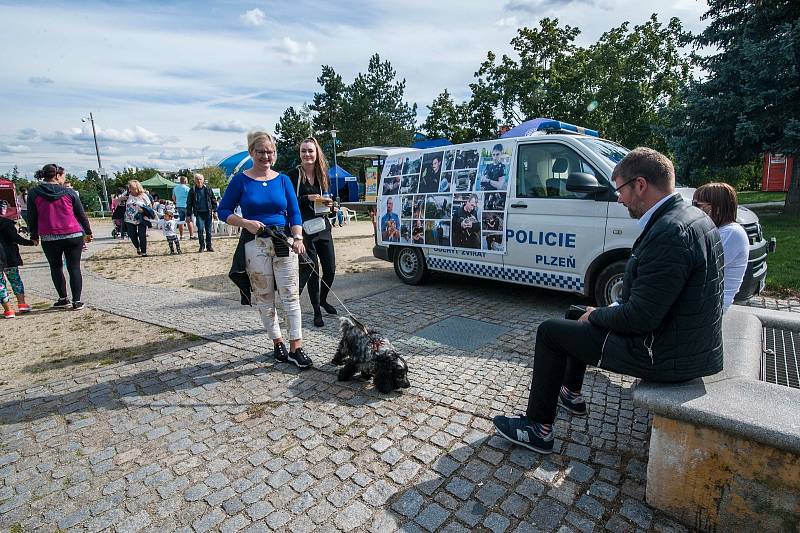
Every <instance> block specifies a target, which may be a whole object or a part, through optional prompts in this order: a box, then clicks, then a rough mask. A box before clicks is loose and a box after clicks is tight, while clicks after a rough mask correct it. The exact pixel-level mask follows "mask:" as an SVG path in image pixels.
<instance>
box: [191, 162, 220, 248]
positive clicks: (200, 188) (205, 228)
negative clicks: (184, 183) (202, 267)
mask: <svg viewBox="0 0 800 533" xmlns="http://www.w3.org/2000/svg"><path fill="white" fill-rule="evenodd" d="M205 181H206V179H205V177H204V176H203V175H202V174H195V175H194V187H192V189H191V190H190V191H189V196H188V197H187V198H186V219H187V220H190V219H191V218H192V214H194V216H195V218H196V219H197V240H198V241H200V251H201V252H202V251H204V250H205V251H208V252H213V251H214V248H213V247H212V246H211V220H212V219H213V215H214V212H215V211H216V210H217V198H216V197H215V196H214V192H213V191H212V190H211V188H210V187H208V186H207V185H206V184H205ZM203 236H205V240H204V239H203Z"/></svg>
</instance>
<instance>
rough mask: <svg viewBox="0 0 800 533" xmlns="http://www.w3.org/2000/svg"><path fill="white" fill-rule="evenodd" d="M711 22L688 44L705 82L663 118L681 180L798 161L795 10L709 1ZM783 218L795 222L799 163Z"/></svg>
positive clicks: (774, 3) (768, 3)
mask: <svg viewBox="0 0 800 533" xmlns="http://www.w3.org/2000/svg"><path fill="white" fill-rule="evenodd" d="M704 18H705V19H709V20H710V21H711V22H710V24H709V25H708V27H707V28H706V29H705V30H704V31H703V32H702V33H701V34H700V35H698V36H696V37H695V39H694V42H695V44H696V45H697V46H698V47H710V48H712V49H713V53H710V54H708V55H705V56H697V58H696V60H697V64H698V66H699V67H700V68H702V70H703V71H704V72H705V78H704V79H699V80H695V81H693V82H692V84H691V85H690V87H689V88H688V89H687V91H686V102H685V105H683V106H681V107H680V108H678V109H675V110H674V111H673V113H671V117H670V118H671V119H672V123H673V126H672V128H671V130H670V132H671V133H672V134H673V136H674V137H673V140H672V147H673V149H674V150H675V155H676V158H677V159H678V162H679V164H680V170H681V173H682V174H683V175H688V176H691V175H696V174H698V173H701V172H703V171H704V170H705V169H712V170H713V169H718V168H721V167H724V166H730V165H737V164H743V163H748V162H751V161H754V160H756V159H758V158H760V157H762V156H763V154H764V153H765V152H774V153H784V154H790V155H795V156H796V158H797V157H798V156H800V3H798V2H796V1H794V0H764V1H760V2H740V1H736V0H710V1H709V10H708V11H707V12H706V14H705V15H704ZM784 212H785V213H790V214H793V215H800V161H797V159H796V163H795V165H794V169H793V171H792V179H791V184H790V186H789V192H788V194H787V195H786V204H785V206H784Z"/></svg>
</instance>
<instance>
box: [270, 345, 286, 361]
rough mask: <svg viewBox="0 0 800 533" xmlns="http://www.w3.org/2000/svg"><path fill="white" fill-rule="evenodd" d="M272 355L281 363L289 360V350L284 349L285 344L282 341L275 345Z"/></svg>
mask: <svg viewBox="0 0 800 533" xmlns="http://www.w3.org/2000/svg"><path fill="white" fill-rule="evenodd" d="M272 357H274V358H275V360H276V361H280V362H281V363H285V362H286V361H288V360H289V352H287V351H286V345H285V344H283V343H282V342H279V343H278V344H276V345H275V351H273V352H272Z"/></svg>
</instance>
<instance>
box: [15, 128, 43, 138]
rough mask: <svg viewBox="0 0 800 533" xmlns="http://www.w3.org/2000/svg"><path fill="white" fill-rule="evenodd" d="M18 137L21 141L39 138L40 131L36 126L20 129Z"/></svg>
mask: <svg viewBox="0 0 800 533" xmlns="http://www.w3.org/2000/svg"><path fill="white" fill-rule="evenodd" d="M17 139H19V140H20V141H35V140H38V139H39V131H38V130H36V129H34V128H25V129H22V130H20V131H19V135H17Z"/></svg>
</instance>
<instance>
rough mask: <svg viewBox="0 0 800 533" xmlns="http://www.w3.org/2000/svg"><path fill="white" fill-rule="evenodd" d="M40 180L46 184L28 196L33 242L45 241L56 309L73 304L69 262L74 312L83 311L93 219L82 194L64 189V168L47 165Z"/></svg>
mask: <svg viewBox="0 0 800 533" xmlns="http://www.w3.org/2000/svg"><path fill="white" fill-rule="evenodd" d="M36 179H38V180H41V181H42V183H40V184H39V185H37V186H36V187H34V188H33V189H32V190H31V191H30V193H29V194H28V227H29V229H30V233H31V240H33V242H34V243H35V244H37V245H38V244H39V241H41V243H42V251H43V252H44V256H45V257H46V258H47V262H48V263H49V265H50V277H51V278H52V279H53V285H54V286H55V288H56V292H58V301H57V302H56V303H55V304H53V307H67V306H68V305H69V304H70V301H69V298H68V297H67V282H66V280H65V279H64V270H63V264H64V262H66V264H67V272H68V273H69V286H70V289H71V291H72V309H73V310H75V311H77V310H80V309H83V308H84V304H83V302H82V301H81V291H82V289H83V278H82V276H81V253H82V251H83V245H84V244H85V243H88V242H90V241H91V240H92V228H91V227H90V226H89V219H88V218H87V217H86V212H85V211H84V210H83V204H81V201H80V199H79V198H78V193H77V192H75V190H74V189H70V188H68V187H65V186H64V181H65V180H64V167H60V166H58V165H56V164H51V165H45V166H44V167H42V170H39V171H37V172H36Z"/></svg>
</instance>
